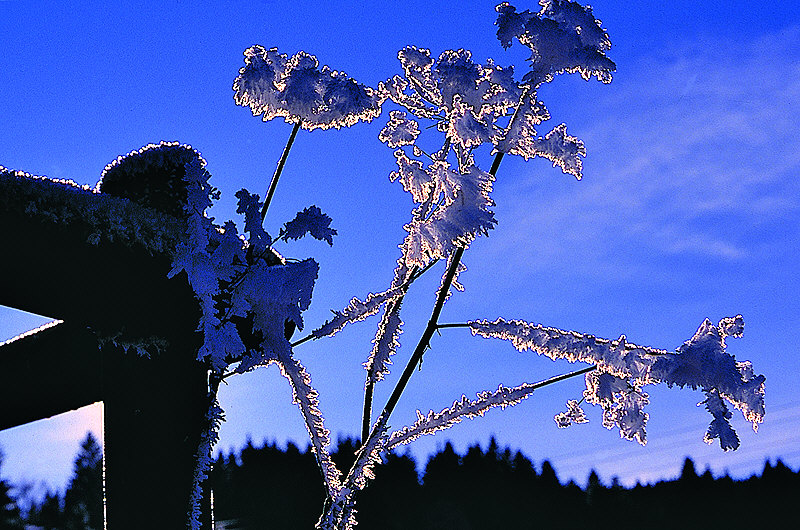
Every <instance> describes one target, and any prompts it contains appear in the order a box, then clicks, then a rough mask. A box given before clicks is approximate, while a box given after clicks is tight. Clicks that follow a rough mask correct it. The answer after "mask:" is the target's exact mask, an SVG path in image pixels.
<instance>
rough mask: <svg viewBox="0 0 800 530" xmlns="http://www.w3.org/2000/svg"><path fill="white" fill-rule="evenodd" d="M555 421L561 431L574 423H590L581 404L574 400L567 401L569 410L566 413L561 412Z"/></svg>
mask: <svg viewBox="0 0 800 530" xmlns="http://www.w3.org/2000/svg"><path fill="white" fill-rule="evenodd" d="M553 419H554V420H555V421H556V425H558V427H559V429H564V428H566V427H569V426H570V425H572V424H574V423H588V422H589V420H588V419H587V418H586V414H585V413H584V412H583V409H582V408H581V406H580V404H579V403H578V402H577V401H575V400H574V399H570V400H569V401H567V410H566V411H565V412H559V413H558V414H556V415H555V417H554V418H553Z"/></svg>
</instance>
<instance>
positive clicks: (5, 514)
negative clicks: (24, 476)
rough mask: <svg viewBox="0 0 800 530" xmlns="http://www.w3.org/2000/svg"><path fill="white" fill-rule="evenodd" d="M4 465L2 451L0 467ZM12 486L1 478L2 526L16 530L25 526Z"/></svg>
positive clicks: (0, 516) (0, 508)
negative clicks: (12, 492)
mask: <svg viewBox="0 0 800 530" xmlns="http://www.w3.org/2000/svg"><path fill="white" fill-rule="evenodd" d="M2 465H3V453H2V452H0V468H2ZM11 489H12V486H11V484H9V483H8V482H6V481H5V480H3V479H2V478H0V528H4V529H5V528H8V529H9V530H15V529H17V528H19V529H21V528H23V525H22V519H21V518H20V513H19V507H18V506H17V501H16V499H14V497H13V496H12V494H11Z"/></svg>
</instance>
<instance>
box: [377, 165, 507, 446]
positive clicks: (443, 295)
mask: <svg viewBox="0 0 800 530" xmlns="http://www.w3.org/2000/svg"><path fill="white" fill-rule="evenodd" d="M504 155H505V153H502V152H498V153H497V154H496V155H495V157H494V160H493V161H492V167H491V169H489V174H491V175H492V176H493V177H494V176H495V175H496V174H497V170H498V168H499V167H500V162H501V161H502V160H503V156H504ZM463 255H464V247H458V248H457V249H456V250H455V252H454V253H453V257H452V260H451V261H450V266H449V267H448V269H447V272H446V274H445V277H444V279H443V280H442V285H441V287H440V288H439V292H438V294H437V296H436V304H435V305H434V307H433V312H432V313H431V318H430V319H429V320H428V325H427V326H426V327H425V331H424V332H423V333H422V337H420V339H419V342H418V343H417V347H416V348H415V349H414V353H413V354H412V355H411V358H410V359H409V360H408V363H407V364H406V367H405V369H404V370H403V373H402V375H401V376H400V380H399V381H398V382H397V384H396V385H395V387H394V390H393V391H392V395H391V396H389V400H388V401H387V402H386V405H385V406H384V407H383V412H381V417H382V418H385V421H389V417H390V416H391V415H392V412H394V408H395V407H396V406H397V402H398V401H399V400H400V396H401V395H402V394H403V391H404V390H405V388H406V385H408V380H409V379H411V375H412V374H413V373H414V370H415V369H416V367H417V365H418V364H419V362H420V361H421V360H422V356H423V354H424V353H425V350H427V349H428V347H429V346H430V340H431V337H433V334H434V333H435V332H436V330H437V329H438V326H439V315H440V314H441V313H442V308H443V307H444V302H445V300H447V293H448V292H449V291H450V287H451V286H452V284H453V280H454V279H455V276H456V272H457V271H458V266H459V265H460V264H461V258H462V256H463ZM365 409H366V407H365ZM377 427H378V425H377V424H376V425H375V426H373V428H372V432H370V437H371V436H374V435H375V434H376V429H377ZM362 440H363V443H365V444H366V441H367V437H362Z"/></svg>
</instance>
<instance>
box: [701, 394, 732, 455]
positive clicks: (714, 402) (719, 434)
mask: <svg viewBox="0 0 800 530" xmlns="http://www.w3.org/2000/svg"><path fill="white" fill-rule="evenodd" d="M703 403H704V404H705V406H706V410H708V412H710V413H711V415H712V416H713V417H714V419H713V420H711V424H710V425H709V426H708V431H706V434H705V436H704V437H703V441H704V442H706V443H707V444H711V443H713V442H714V439H715V438H718V439H719V445H720V447H721V448H722V450H723V451H728V450H731V449H733V450H736V449H738V448H739V436H738V435H737V434H736V431H734V430H733V427H731V424H730V419H731V416H732V414H731V412H730V411H729V410H728V406H727V405H726V404H725V402H724V401H723V400H722V398H721V397H720V395H719V392H716V391H712V392H706V399H705V401H703ZM701 404H702V403H701Z"/></svg>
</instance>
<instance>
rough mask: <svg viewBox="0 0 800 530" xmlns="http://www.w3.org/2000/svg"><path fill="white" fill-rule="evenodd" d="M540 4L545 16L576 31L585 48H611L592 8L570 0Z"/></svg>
mask: <svg viewBox="0 0 800 530" xmlns="http://www.w3.org/2000/svg"><path fill="white" fill-rule="evenodd" d="M539 3H540V4H541V5H542V11H541V13H542V14H543V15H544V16H547V17H550V18H552V19H553V20H555V21H556V22H558V24H559V26H561V27H564V28H569V29H574V30H575V31H576V33H577V34H578V36H579V37H580V39H581V43H583V45H584V46H593V47H596V48H597V49H599V50H608V49H610V48H611V41H610V40H609V39H608V34H607V33H606V32H605V30H604V29H603V28H602V26H601V24H600V21H599V20H597V19H595V18H594V15H593V14H592V8H591V7H590V6H582V5H580V4H579V3H577V2H572V1H569V0H545V1H543V2H542V1H540V2H539Z"/></svg>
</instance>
